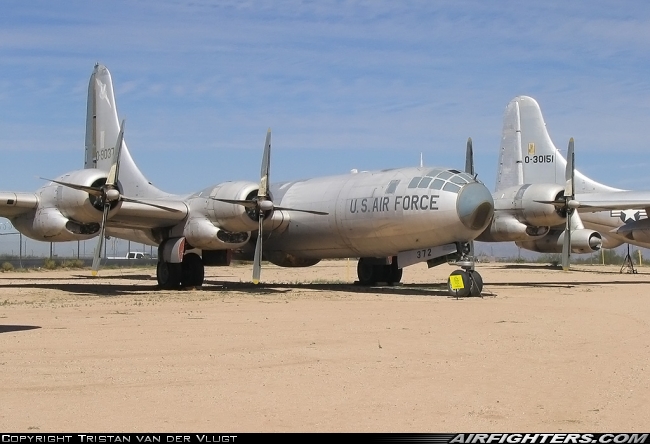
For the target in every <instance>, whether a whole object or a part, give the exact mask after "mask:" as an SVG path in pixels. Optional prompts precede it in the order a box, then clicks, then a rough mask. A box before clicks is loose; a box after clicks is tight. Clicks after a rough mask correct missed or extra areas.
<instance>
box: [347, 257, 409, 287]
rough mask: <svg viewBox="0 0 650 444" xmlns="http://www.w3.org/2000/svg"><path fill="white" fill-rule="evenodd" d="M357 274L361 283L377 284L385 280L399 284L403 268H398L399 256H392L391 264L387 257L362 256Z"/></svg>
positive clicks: (388, 282)
mask: <svg viewBox="0 0 650 444" xmlns="http://www.w3.org/2000/svg"><path fill="white" fill-rule="evenodd" d="M357 276H358V277H359V283H360V284H361V285H375V284H376V283H377V282H385V283H387V284H388V285H394V284H398V283H399V282H400V281H401V280H402V269H401V268H397V257H395V256H394V257H392V258H391V261H390V264H386V260H385V259H376V258H372V257H362V258H361V259H359V263H358V264H357Z"/></svg>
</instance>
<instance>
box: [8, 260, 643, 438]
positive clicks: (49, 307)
mask: <svg viewBox="0 0 650 444" xmlns="http://www.w3.org/2000/svg"><path fill="white" fill-rule="evenodd" d="M453 270H454V268H453V267H451V266H447V265H443V266H440V267H437V268H434V269H431V270H428V269H427V268H426V266H424V265H416V266H413V267H410V268H408V269H406V270H405V272H404V278H403V284H402V285H400V286H395V287H374V288H362V287H357V286H354V285H352V282H353V281H354V279H355V278H356V263H355V262H353V261H350V262H348V261H325V262H322V263H321V264H319V265H317V266H315V267H311V268H306V269H280V268H277V267H274V266H271V265H269V266H266V267H265V268H264V269H263V273H262V277H263V280H264V281H265V282H267V284H264V285H260V286H253V285H251V284H248V283H246V282H247V281H248V280H249V276H250V273H251V271H250V267H249V266H235V267H229V268H208V269H206V271H207V274H206V285H205V286H204V287H203V289H201V290H185V291H156V289H155V270H154V269H151V268H147V269H129V270H125V269H123V270H104V271H103V272H102V276H101V277H100V278H99V279H90V278H89V277H88V275H89V272H88V271H86V270H81V271H53V272H50V271H48V272H46V271H42V272H39V271H31V272H26V273H18V272H10V273H2V274H0V430H2V431H6V432H10V431H24V432H27V431H30V432H54V431H67V432H71V431H76V432H91V431H95V432H136V431H143V432H144V431H159V432H172V431H178V432H190V431H192V432H193V431H196V432H199V431H207V432H246V431H249V432H250V431H280V432H295V431H355V432H367V431H370V432H407V431H413V432H427V431H431V432H454V431H465V432H469V431H498V432H504V431H519V432H520V431H535V432H541V431H585V432H593V431H642V430H644V429H645V430H644V431H647V428H648V427H647V426H648V418H650V304H649V303H648V300H649V297H650V296H649V294H650V292H649V290H650V269H648V268H640V269H639V273H638V274H619V268H618V267H601V266H593V267H585V266H581V267H575V271H571V272H568V273H565V272H562V271H559V270H555V269H550V268H549V267H546V266H535V265H504V264H480V267H479V271H480V272H481V274H482V276H483V279H484V281H485V288H484V297H483V298H465V299H456V298H452V297H449V296H448V295H447V292H446V278H447V276H448V275H449V273H450V272H451V271H453Z"/></svg>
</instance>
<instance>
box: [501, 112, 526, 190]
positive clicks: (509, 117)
mask: <svg viewBox="0 0 650 444" xmlns="http://www.w3.org/2000/svg"><path fill="white" fill-rule="evenodd" d="M501 134H502V135H501V150H500V151H499V170H498V171H497V183H496V186H495V187H494V190H495V191H499V190H502V189H505V188H510V187H512V186H515V185H523V183H524V178H523V174H524V173H523V170H522V160H521V124H520V121H519V104H518V103H517V102H515V101H514V100H513V101H511V102H510V103H508V106H506V111H505V113H504V114H503V131H502V133H501Z"/></svg>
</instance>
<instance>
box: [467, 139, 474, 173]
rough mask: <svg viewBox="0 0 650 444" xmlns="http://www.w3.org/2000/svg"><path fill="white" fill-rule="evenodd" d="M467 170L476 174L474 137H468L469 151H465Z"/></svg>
mask: <svg viewBox="0 0 650 444" xmlns="http://www.w3.org/2000/svg"><path fill="white" fill-rule="evenodd" d="M465 172H466V173H467V174H469V175H470V176H474V149H473V148H472V138H471V137H469V138H468V139H467V151H466V152H465Z"/></svg>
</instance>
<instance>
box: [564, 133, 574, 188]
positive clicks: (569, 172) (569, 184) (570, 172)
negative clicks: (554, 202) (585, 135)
mask: <svg viewBox="0 0 650 444" xmlns="http://www.w3.org/2000/svg"><path fill="white" fill-rule="evenodd" d="M566 157H567V162H566V172H565V174H564V177H565V179H566V187H565V190H564V198H565V199H566V198H567V197H569V196H570V199H571V200H572V199H573V198H574V197H575V186H574V184H573V182H574V179H575V152H574V146H573V137H572V138H571V139H569V148H568V150H567V156H566ZM567 200H569V199H567Z"/></svg>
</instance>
